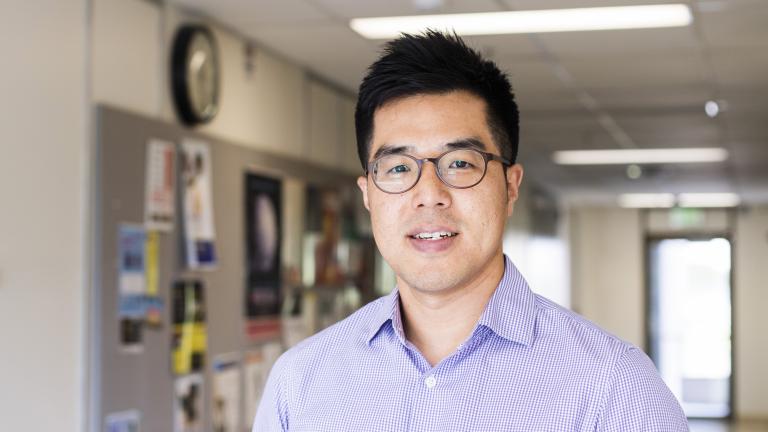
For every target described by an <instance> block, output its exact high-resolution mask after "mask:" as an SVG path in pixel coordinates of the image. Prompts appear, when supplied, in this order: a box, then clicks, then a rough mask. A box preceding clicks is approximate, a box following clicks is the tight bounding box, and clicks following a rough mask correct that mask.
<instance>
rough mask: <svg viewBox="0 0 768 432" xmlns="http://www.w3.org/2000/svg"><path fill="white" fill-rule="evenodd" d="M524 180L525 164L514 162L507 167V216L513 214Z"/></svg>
mask: <svg viewBox="0 0 768 432" xmlns="http://www.w3.org/2000/svg"><path fill="white" fill-rule="evenodd" d="M522 181H523V166H522V165H520V164H519V163H518V164H514V165H512V166H510V167H507V217H509V216H512V211H513V210H514V208H515V201H517V197H518V196H519V193H520V183H522Z"/></svg>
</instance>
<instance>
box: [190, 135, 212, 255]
mask: <svg viewBox="0 0 768 432" xmlns="http://www.w3.org/2000/svg"><path fill="white" fill-rule="evenodd" d="M181 149H182V158H181V159H182V171H181V175H182V190H183V207H184V220H183V224H184V244H185V249H186V252H185V254H186V263H187V267H188V268H190V269H198V270H199V269H210V268H212V267H214V266H215V265H216V247H215V233H214V224H213V195H212V188H211V179H212V172H211V170H212V167H211V156H210V149H209V148H208V145H207V144H205V143H202V142H199V141H191V140H187V141H185V142H183V143H182V144H181Z"/></svg>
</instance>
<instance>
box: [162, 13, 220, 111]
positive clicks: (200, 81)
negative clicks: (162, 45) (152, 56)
mask: <svg viewBox="0 0 768 432" xmlns="http://www.w3.org/2000/svg"><path fill="white" fill-rule="evenodd" d="M171 85H172V88H173V101H174V104H175V105H176V112H177V113H178V115H179V118H180V119H181V121H182V122H184V124H187V125H190V126H194V125H196V124H200V123H206V122H209V121H210V120H211V119H213V117H214V116H216V113H217V112H218V111H219V59H218V52H217V50H216V42H215V40H214V39H213V34H212V33H211V31H210V30H209V29H208V28H206V27H204V26H201V25H184V26H182V27H181V28H179V30H178V31H177V32H176V37H175V38H174V42H173V52H172V54H171Z"/></svg>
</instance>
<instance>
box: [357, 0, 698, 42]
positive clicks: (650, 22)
mask: <svg viewBox="0 0 768 432" xmlns="http://www.w3.org/2000/svg"><path fill="white" fill-rule="evenodd" d="M692 20H693V16H692V15H691V10H690V8H689V7H688V6H687V5H685V4H680V3H677V4H661V5H641V6H616V7H596V8H578V9H548V10H532V11H513V12H483V13H465V14H443V15H411V16H395V17H377V18H355V19H352V20H351V21H350V22H349V26H350V27H351V28H352V29H353V30H354V31H356V32H357V33H359V34H360V35H362V36H363V37H365V38H368V39H390V38H394V37H397V36H398V35H400V34H401V33H411V34H415V33H421V32H423V31H424V30H426V29H434V30H440V31H449V32H454V31H455V32H456V33H457V34H459V35H489V34H513V33H545V32H562V31H590V30H618V29H640V28H656V27H681V26H686V25H689V24H690V23H691V21H692Z"/></svg>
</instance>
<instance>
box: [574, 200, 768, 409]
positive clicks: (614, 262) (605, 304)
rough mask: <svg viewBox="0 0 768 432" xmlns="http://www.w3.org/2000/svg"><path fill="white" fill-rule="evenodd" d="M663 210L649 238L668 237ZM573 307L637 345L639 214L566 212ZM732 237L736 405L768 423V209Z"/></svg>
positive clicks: (712, 219)
mask: <svg viewBox="0 0 768 432" xmlns="http://www.w3.org/2000/svg"><path fill="white" fill-rule="evenodd" d="M668 216H669V215H668V214H667V213H666V212H652V213H651V214H650V215H649V222H650V225H651V228H652V229H653V230H654V231H655V232H667V233H669V232H671V231H670V230H671V229H672V228H673V226H672V225H674V224H669V223H668V222H669V220H670V218H669V217H668ZM699 222H700V224H701V226H702V227H703V229H705V230H709V231H713V230H714V231H716V232H718V233H721V232H722V231H723V229H724V227H726V226H727V225H726V222H727V218H726V217H725V216H724V212H722V211H712V212H707V213H706V214H705V215H704V217H703V218H702V219H701V220H700V221H699ZM570 226H571V245H570V246H571V262H572V269H571V271H572V275H571V276H572V283H573V294H574V308H575V309H576V310H577V311H578V312H580V313H581V314H583V315H584V316H586V317H587V318H588V319H590V320H592V321H594V322H596V323H598V324H599V325H601V326H602V327H604V328H605V329H607V330H609V331H611V332H612V333H614V334H616V335H618V336H619V337H622V338H624V339H625V340H628V341H630V342H632V343H635V344H637V345H639V346H642V343H643V341H644V338H645V330H644V326H645V317H644V315H643V314H644V306H643V301H644V300H643V299H644V290H645V286H644V269H643V263H644V258H643V255H644V253H645V251H644V242H643V239H644V236H645V233H644V228H643V224H642V221H641V213H640V211H638V210H626V209H616V208H574V209H571V211H570ZM734 226H735V228H734V230H733V232H732V239H733V253H734V266H733V272H734V286H733V297H734V305H733V309H734V314H733V319H734V345H733V347H734V357H735V363H734V378H735V383H734V384H735V385H734V391H735V393H734V403H735V411H736V412H735V414H736V416H737V417H739V418H768V404H767V403H766V401H768V370H766V368H765V365H767V364H768V338H767V337H766V336H765V329H768V315H767V314H766V313H765V306H766V305H767V304H768V290H766V283H765V280H766V277H768V270H767V269H768V267H767V266H766V263H768V207H762V208H755V209H750V210H748V211H740V212H738V213H737V214H736V217H735V224H734Z"/></svg>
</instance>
